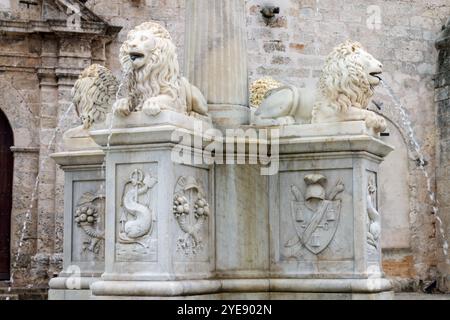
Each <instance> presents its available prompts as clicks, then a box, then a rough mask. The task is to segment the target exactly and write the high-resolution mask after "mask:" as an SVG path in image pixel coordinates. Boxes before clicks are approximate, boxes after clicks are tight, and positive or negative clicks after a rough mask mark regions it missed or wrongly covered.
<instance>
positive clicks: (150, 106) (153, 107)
mask: <svg viewBox="0 0 450 320" xmlns="http://www.w3.org/2000/svg"><path fill="white" fill-rule="evenodd" d="M142 111H144V113H145V114H146V115H148V116H152V117H154V116H156V115H158V114H159V113H160V112H161V107H160V106H159V105H157V104H156V103H155V102H153V101H151V100H147V101H145V102H144V105H143V106H142Z"/></svg>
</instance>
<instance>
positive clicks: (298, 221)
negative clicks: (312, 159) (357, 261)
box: [278, 169, 354, 272]
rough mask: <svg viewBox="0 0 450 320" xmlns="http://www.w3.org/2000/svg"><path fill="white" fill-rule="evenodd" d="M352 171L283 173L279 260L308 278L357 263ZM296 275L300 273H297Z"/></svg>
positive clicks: (281, 181)
mask: <svg viewBox="0 0 450 320" xmlns="http://www.w3.org/2000/svg"><path fill="white" fill-rule="evenodd" d="M352 188H353V182H352V171H351V170H349V169H338V170H319V171H295V172H294V171H293V172H291V171H286V172H282V173H280V178H279V192H280V202H279V204H278V206H279V222H278V223H279V225H278V229H279V233H278V237H279V241H278V246H279V247H278V250H279V260H280V262H287V263H292V262H294V261H297V264H300V265H302V266H303V267H304V268H302V269H303V271H305V272H313V271H314V269H316V268H318V266H317V265H316V263H320V264H321V265H322V268H324V269H326V268H327V266H328V267H329V268H330V270H329V271H330V272H332V271H334V269H336V270H339V267H337V264H336V262H338V261H345V260H351V259H352V258H353V254H354V253H353V214H352V212H353V207H352V206H353V205H352V196H351V194H352ZM296 269H297V268H296Z"/></svg>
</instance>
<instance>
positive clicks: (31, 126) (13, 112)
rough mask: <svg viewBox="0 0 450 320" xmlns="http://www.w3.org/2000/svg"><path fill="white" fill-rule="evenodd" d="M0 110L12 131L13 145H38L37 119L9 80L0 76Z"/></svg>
mask: <svg viewBox="0 0 450 320" xmlns="http://www.w3.org/2000/svg"><path fill="white" fill-rule="evenodd" d="M0 110H1V111H3V113H4V114H5V115H6V117H7V118H8V121H9V123H10V125H11V128H12V130H13V133H14V147H20V148H29V147H38V145H39V142H38V134H37V120H38V117H37V115H35V114H34V113H33V110H32V108H31V107H30V106H29V105H28V103H27V101H26V99H25V98H24V97H23V96H22V95H21V93H20V92H19V91H18V90H17V89H15V88H14V87H13V86H12V84H11V83H10V81H8V80H7V79H4V78H3V79H1V78H0Z"/></svg>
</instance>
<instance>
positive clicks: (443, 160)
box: [435, 19, 450, 290]
mask: <svg viewBox="0 0 450 320" xmlns="http://www.w3.org/2000/svg"><path fill="white" fill-rule="evenodd" d="M436 47H437V49H438V50H439V59H438V68H437V75H436V78H435V87H436V90H435V100H436V103H437V113H438V114H437V119H438V120H437V127H438V137H439V143H438V145H437V156H436V159H437V164H438V166H437V168H436V177H437V179H436V184H437V191H438V192H437V196H438V201H439V204H440V205H439V210H440V217H441V218H442V225H441V224H440V223H438V224H437V227H438V228H442V230H443V232H444V233H446V234H447V238H446V239H441V242H440V245H441V246H446V245H447V246H448V243H447V242H445V241H449V236H448V235H450V232H449V230H450V229H449V226H450V220H449V219H450V197H449V194H448V185H449V182H450V170H449V169H450V140H449V139H450V131H449V128H450V19H449V20H448V21H447V24H446V26H445V28H442V31H441V33H440V34H439V37H438V39H437V40H436ZM442 240H443V241H442ZM439 260H440V270H441V272H442V273H443V274H446V275H447V277H446V279H444V281H445V282H444V283H443V286H446V288H447V290H449V288H450V278H449V264H448V262H449V261H448V260H449V258H448V255H447V257H445V256H444V255H440V259H439Z"/></svg>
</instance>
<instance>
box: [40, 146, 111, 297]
mask: <svg viewBox="0 0 450 320" xmlns="http://www.w3.org/2000/svg"><path fill="white" fill-rule="evenodd" d="M77 140H78V138H77ZM52 158H53V159H54V160H55V161H56V163H58V164H59V165H60V167H61V168H62V169H63V170H64V173H65V177H64V181H65V184H64V267H63V271H62V272H61V273H60V274H59V276H58V277H57V278H53V279H52V280H51V281H50V284H49V286H50V290H49V294H48V295H49V299H51V300H79V299H88V298H89V296H90V294H91V291H90V289H89V286H90V284H92V283H93V282H95V281H98V280H99V279H100V276H101V275H102V273H103V271H104V268H105V265H104V259H105V254H104V250H105V245H104V244H105V243H104V230H105V189H104V186H105V179H104V174H103V173H102V170H103V169H102V164H103V162H104V158H105V154H104V153H103V151H102V150H101V149H100V148H98V147H97V148H91V149H87V150H72V151H67V152H60V153H56V154H53V155H52Z"/></svg>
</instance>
